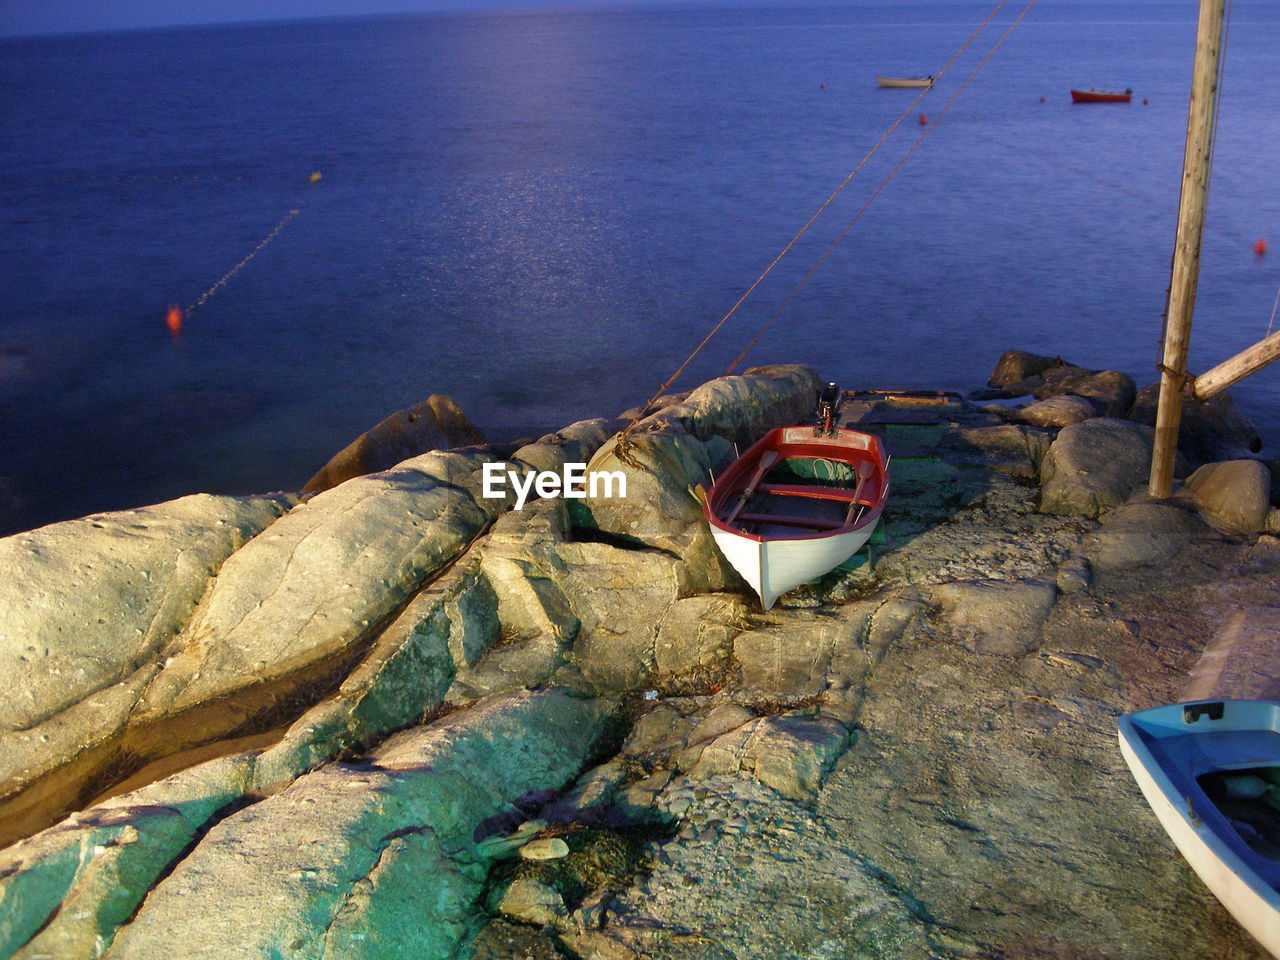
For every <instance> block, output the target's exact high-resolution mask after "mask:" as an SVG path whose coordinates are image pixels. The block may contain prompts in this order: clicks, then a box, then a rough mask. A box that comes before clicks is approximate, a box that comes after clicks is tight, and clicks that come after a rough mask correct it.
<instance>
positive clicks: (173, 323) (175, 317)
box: [164, 303, 182, 335]
mask: <svg viewBox="0 0 1280 960" xmlns="http://www.w3.org/2000/svg"><path fill="white" fill-rule="evenodd" d="M164 325H165V326H166V327H168V328H169V332H170V333H172V334H175V335H176V334H179V333H181V332H182V308H181V307H180V306H178V305H177V304H176V303H175V304H174V305H173V306H171V307H170V308H169V313H168V314H167V315H166V316H165V318H164Z"/></svg>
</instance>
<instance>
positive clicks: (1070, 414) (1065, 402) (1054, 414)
mask: <svg viewBox="0 0 1280 960" xmlns="http://www.w3.org/2000/svg"><path fill="white" fill-rule="evenodd" d="M1097 415H1098V411H1097V409H1095V407H1094V405H1093V404H1092V403H1090V402H1089V401H1088V400H1086V399H1085V398H1084V397H1072V396H1060V397H1049V398H1048V399H1047V400H1037V401H1036V402H1035V403H1029V404H1027V405H1026V406H1025V407H1023V408H1022V409H1021V410H1019V411H1018V419H1020V420H1023V421H1025V422H1027V423H1029V424H1031V425H1032V426H1036V427H1069V426H1071V425H1072V424H1073V423H1081V422H1083V421H1085V420H1092V419H1093V418H1094V417H1096V416H1097Z"/></svg>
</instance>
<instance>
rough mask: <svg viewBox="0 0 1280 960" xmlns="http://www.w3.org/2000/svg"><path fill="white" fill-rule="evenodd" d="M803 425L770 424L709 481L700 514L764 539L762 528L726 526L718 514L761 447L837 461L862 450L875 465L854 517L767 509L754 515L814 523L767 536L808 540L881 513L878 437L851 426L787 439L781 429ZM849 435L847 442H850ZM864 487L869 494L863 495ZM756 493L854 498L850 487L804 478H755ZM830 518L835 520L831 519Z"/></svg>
mask: <svg viewBox="0 0 1280 960" xmlns="http://www.w3.org/2000/svg"><path fill="white" fill-rule="evenodd" d="M802 430H812V428H811V427H778V428H776V429H774V430H770V431H769V432H768V433H766V434H765V435H764V436H763V437H761V438H760V439H759V440H757V441H756V442H755V443H754V444H752V445H751V447H750V448H748V450H747V451H746V453H744V454H743V455H742V456H741V457H739V458H738V459H737V460H736V461H734V462H733V463H732V464H731V465H730V466H729V467H728V469H726V470H725V472H724V473H722V474H721V475H720V476H719V478H717V480H716V481H715V483H714V484H712V487H711V490H710V491H709V492H708V494H707V498H706V502H704V503H703V505H702V514H703V516H704V517H706V519H707V522H708V523H710V524H712V525H714V526H716V527H718V528H719V529H721V530H724V531H726V532H728V533H732V534H734V535H735V536H739V537H745V538H747V539H749V540H764V539H766V538H765V537H764V536H763V535H761V534H755V533H748V532H746V531H744V530H741V529H739V528H738V527H736V526H730V525H729V524H726V523H725V522H724V521H722V520H721V519H720V518H719V517H718V516H717V514H718V513H719V512H720V510H721V509H722V508H723V507H724V506H725V505H726V501H729V500H730V498H732V497H736V496H738V495H740V494H741V493H742V491H743V490H744V489H745V488H746V485H747V483H748V482H750V479H751V476H752V474H753V473H754V471H755V469H756V467H757V465H758V464H759V462H760V458H761V457H762V456H763V455H764V453H765V452H766V451H769V450H776V451H778V452H779V453H780V454H781V455H782V457H783V459H784V460H785V459H787V458H789V457H817V458H824V459H827V460H836V461H839V462H841V463H852V462H856V461H857V460H859V459H864V457H859V456H856V454H858V453H862V454H864V455H865V459H868V460H870V461H871V463H872V465H873V466H874V468H875V470H874V472H873V474H872V476H871V478H870V479H869V480H868V481H867V484H866V486H865V487H864V488H863V496H862V497H860V498H859V500H858V502H859V503H861V504H862V505H864V506H866V507H868V508H869V509H867V510H864V511H863V512H862V515H861V516H860V517H859V518H858V520H857V522H855V523H849V524H843V523H835V522H834V521H829V522H828V521H819V520H815V519H813V518H809V517H794V516H788V515H785V514H784V515H772V514H771V515H768V519H767V520H764V517H765V515H763V514H762V515H759V516H760V518H761V520H762V522H772V523H776V524H778V525H779V526H796V527H798V528H804V527H814V528H815V529H814V530H813V532H811V533H809V532H806V533H800V532H797V533H795V534H792V535H786V536H779V535H777V534H770V535H769V536H768V538H767V539H769V540H811V539H818V538H824V537H830V536H832V535H835V534H840V533H846V532H849V531H853V530H858V529H861V528H862V527H865V526H866V525H868V524H873V523H875V521H876V520H878V519H879V518H880V514H881V511H882V510H883V508H884V492H885V490H886V489H887V486H888V476H887V473H888V471H887V469H886V466H887V464H886V462H885V455H884V448H883V446H882V445H881V443H880V439H879V438H878V437H876V436H873V435H872V434H868V433H861V432H859V431H856V430H846V429H843V428H842V429H839V430H837V431H836V434H835V435H834V436H815V437H805V438H804V439H801V440H786V439H784V437H785V435H786V434H787V433H788V432H791V433H793V434H794V433H795V432H798V431H802ZM850 441H852V442H850ZM868 488H869V489H870V495H868ZM757 490H758V492H761V493H775V494H781V495H784V496H797V497H811V498H814V499H822V500H835V501H839V502H842V503H852V502H853V491H852V490H847V489H840V488H835V487H819V486H809V485H805V484H760V486H759V487H757ZM755 516H757V515H755V514H747V515H745V516H744V517H743V519H747V518H751V517H755ZM833 524H834V525H833Z"/></svg>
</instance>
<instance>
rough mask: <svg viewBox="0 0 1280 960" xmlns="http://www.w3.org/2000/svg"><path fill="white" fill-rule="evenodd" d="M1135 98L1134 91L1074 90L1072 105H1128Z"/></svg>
mask: <svg viewBox="0 0 1280 960" xmlns="http://www.w3.org/2000/svg"><path fill="white" fill-rule="evenodd" d="M1132 97H1133V91H1132V90H1126V91H1125V92H1124V93H1111V92H1109V91H1107V90H1072V91H1071V102H1072V103H1128V102H1129V100H1130V98H1132Z"/></svg>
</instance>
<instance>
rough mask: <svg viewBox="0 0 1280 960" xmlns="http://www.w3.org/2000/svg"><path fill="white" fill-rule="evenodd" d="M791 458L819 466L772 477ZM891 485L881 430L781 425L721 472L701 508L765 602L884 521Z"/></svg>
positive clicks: (822, 568)
mask: <svg viewBox="0 0 1280 960" xmlns="http://www.w3.org/2000/svg"><path fill="white" fill-rule="evenodd" d="M793 464H808V465H809V468H810V469H813V470H814V471H815V473H814V474H813V475H812V476H811V477H810V478H809V479H808V480H807V481H806V482H794V481H795V480H796V478H795V477H794V476H793V477H791V478H790V480H787V482H781V483H780V482H777V481H776V479H775V480H774V481H773V482H770V480H769V478H770V477H775V478H776V477H777V476H778V474H779V472H780V473H781V474H782V475H783V477H784V480H785V479H786V475H787V474H788V473H789V472H790V471H791V470H792V469H793V468H792V466H791V465H793ZM822 465H825V466H822ZM819 467H822V469H819ZM860 472H861V474H862V479H861V480H858V479H857V477H858V476H859V473H860ZM824 473H825V477H824V476H823V474H824ZM888 489H889V476H888V464H887V461H886V459H885V455H884V450H883V448H882V447H881V445H880V441H879V439H878V438H876V437H874V436H872V435H870V434H865V433H859V432H857V431H854V430H835V431H832V432H831V433H830V434H821V433H819V432H818V431H816V430H815V428H813V427H782V428H779V429H777V430H771V431H770V432H769V433H767V434H766V435H765V436H764V437H762V438H761V439H760V441H759V442H757V443H756V444H754V445H753V446H752V447H751V448H750V449H749V450H747V451H746V453H744V454H743V455H742V456H741V457H740V458H739V459H738V460H737V461H735V462H734V463H733V464H732V465H731V466H730V467H729V468H728V469H727V470H726V471H725V472H724V473H723V474H721V476H720V477H719V478H718V479H717V480H716V482H715V483H714V484H713V485H712V488H711V490H710V491H709V492H708V494H707V498H706V503H705V504H704V505H703V514H704V516H705V517H706V519H707V523H708V525H709V526H710V528H711V534H712V536H713V537H714V539H715V542H716V545H717V546H718V547H719V549H720V552H721V553H722V554H724V557H725V559H726V560H728V561H729V563H730V564H731V565H732V566H733V568H734V569H735V570H737V571H738V573H739V574H740V575H741V576H742V578H743V579H744V580H746V581H747V583H748V584H749V585H750V587H751V589H752V590H754V591H755V592H756V594H757V595H758V596H759V597H760V602H761V604H763V606H764V608H765V609H766V610H768V609H769V608H770V607H772V606H773V604H774V602H775V601H776V600H777V598H778V597H780V596H781V595H782V594H784V593H786V592H787V591H788V590H791V589H793V588H795V587H798V586H800V585H801V584H802V583H808V582H809V581H811V580H814V579H816V578H818V577H820V576H822V575H823V574H824V573H827V572H828V571H830V570H832V569H834V568H835V567H837V566H839V565H840V564H841V563H843V562H844V561H845V560H847V559H849V557H851V556H853V554H854V553H856V552H857V551H858V550H859V549H861V548H862V546H863V545H864V544H865V543H866V542H867V540H868V539H869V538H870V537H871V533H872V531H873V530H875V527H876V524H877V523H878V522H879V519H880V514H881V512H882V510H883V508H884V500H885V497H886V496H887V494H888Z"/></svg>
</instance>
